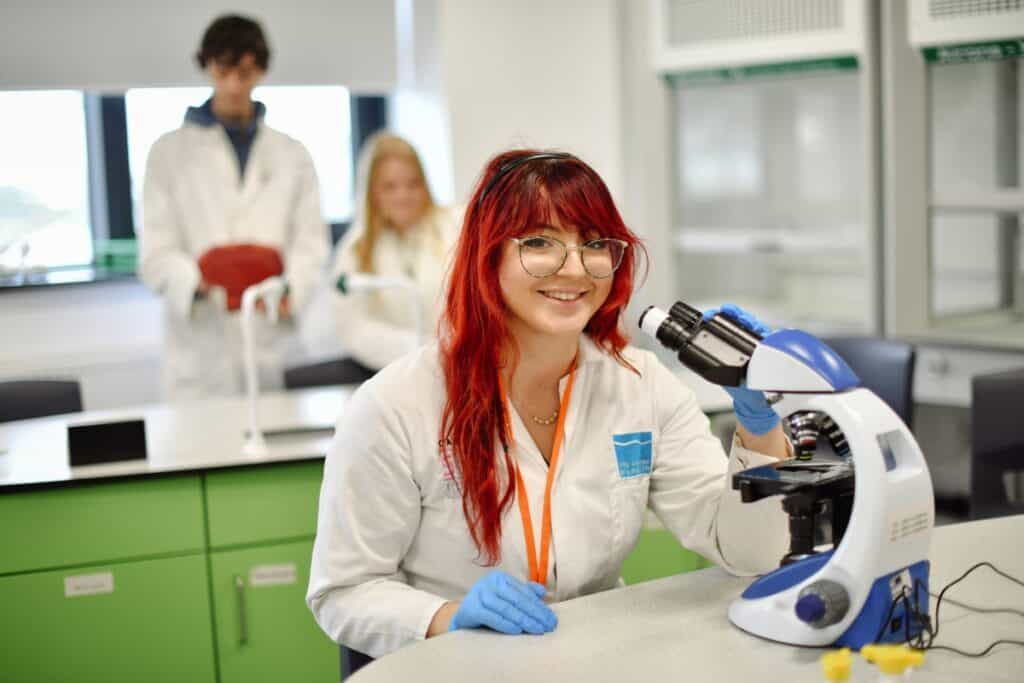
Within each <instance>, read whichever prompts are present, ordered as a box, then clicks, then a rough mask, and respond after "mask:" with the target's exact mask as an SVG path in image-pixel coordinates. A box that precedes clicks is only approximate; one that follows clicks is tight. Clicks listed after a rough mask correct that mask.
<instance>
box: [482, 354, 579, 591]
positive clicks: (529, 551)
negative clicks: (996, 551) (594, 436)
mask: <svg viewBox="0 0 1024 683" xmlns="http://www.w3.org/2000/svg"><path fill="white" fill-rule="evenodd" d="M575 379H576V361H575V360H573V364H572V367H571V368H570V370H569V382H568V384H566V386H565V394H563V396H562V407H561V408H559V410H558V423H557V424H556V425H555V441H554V444H553V445H552V446H551V461H550V462H549V463H548V476H547V483H546V484H545V485H544V517H543V519H542V522H541V535H540V557H539V558H538V557H537V546H536V545H535V543H534V535H533V519H532V518H531V516H530V502H529V500H527V496H526V484H525V483H524V482H523V475H522V473H521V472H520V471H519V463H518V462H517V463H516V499H517V501H518V503H519V516H520V517H522V520H523V537H524V540H525V541H526V559H527V561H528V563H529V565H530V580H531V581H536V582H537V583H539V584H541V585H544V584H546V583H547V577H548V556H549V551H550V549H551V487H552V485H553V484H554V482H555V472H556V470H557V468H558V454H559V452H560V451H561V448H562V436H563V434H564V433H565V415H566V413H568V412H569V397H570V396H571V395H572V385H573V382H574V380H575ZM498 388H499V389H500V391H501V402H502V406H503V407H504V409H505V411H504V412H505V439H506V441H507V442H508V446H506V453H508V447H509V446H512V445H513V444H514V440H513V438H512V422H511V419H510V417H509V415H510V412H509V411H510V406H509V401H508V396H507V395H506V393H505V384H504V382H503V381H502V379H501V374H500V373H499V374H498Z"/></svg>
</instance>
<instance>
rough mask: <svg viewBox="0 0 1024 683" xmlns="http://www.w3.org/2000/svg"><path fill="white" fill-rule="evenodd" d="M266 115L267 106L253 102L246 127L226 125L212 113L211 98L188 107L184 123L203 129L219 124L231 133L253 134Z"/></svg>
mask: <svg viewBox="0 0 1024 683" xmlns="http://www.w3.org/2000/svg"><path fill="white" fill-rule="evenodd" d="M266 114H267V106H266V105H265V104H263V103H262V102H256V101H254V102H253V117H252V119H251V120H250V121H249V123H247V124H246V125H244V126H242V125H239V124H236V123H226V122H224V121H221V120H220V119H218V118H217V116H216V115H215V114H214V113H213V98H212V97H211V98H210V99H208V100H206V101H205V102H203V103H202V104H201V105H199V106H198V107H189V108H188V110H187V111H186V112H185V123H192V124H195V125H197V126H202V127H203V128H208V127H210V126H214V125H217V124H220V125H222V126H224V129H225V130H228V131H231V132H243V131H244V132H246V133H250V134H251V133H255V132H256V128H257V127H258V126H259V125H260V123H262V122H263V117H264V116H266Z"/></svg>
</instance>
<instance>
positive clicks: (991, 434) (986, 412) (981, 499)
mask: <svg viewBox="0 0 1024 683" xmlns="http://www.w3.org/2000/svg"><path fill="white" fill-rule="evenodd" d="M1021 406H1024V368H1022V369H1018V370H1009V371H1003V372H997V373H992V374H986V375H976V376H975V377H973V378H971V501H970V514H971V519H984V518H986V517H999V516H1002V515H1013V514H1021V513H1024V503H1021V502H1020V501H1017V502H1016V503H1014V502H1012V501H1010V499H1009V497H1008V496H1007V495H1006V487H1005V486H1004V483H1003V478H1004V475H1005V474H1007V473H1020V472H1024V420H1022V419H1021V417H1022V412H1021Z"/></svg>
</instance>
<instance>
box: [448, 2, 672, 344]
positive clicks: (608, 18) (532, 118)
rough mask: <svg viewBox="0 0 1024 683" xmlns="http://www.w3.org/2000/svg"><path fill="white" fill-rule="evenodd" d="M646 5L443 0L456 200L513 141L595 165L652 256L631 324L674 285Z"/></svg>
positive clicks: (665, 147)
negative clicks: (568, 154)
mask: <svg viewBox="0 0 1024 683" xmlns="http://www.w3.org/2000/svg"><path fill="white" fill-rule="evenodd" d="M649 11H650V3H648V2H640V1H634V0H625V1H622V0H620V1H616V0H565V1H561V2H557V3H551V2H544V1H543V0H523V1H521V2H503V1H501V0H483V1H479V2H473V1H470V0H440V13H441V34H442V38H443V41H442V49H443V64H444V82H445V91H446V93H447V96H448V107H449V113H450V121H451V137H452V155H453V158H454V173H455V192H456V196H457V197H458V198H459V199H460V200H461V201H465V200H466V198H467V197H468V196H469V193H470V192H471V191H472V189H473V186H474V184H475V182H476V180H477V178H478V176H479V173H480V171H481V170H482V169H483V166H484V164H485V163H486V161H487V160H488V159H489V158H490V157H491V156H493V155H494V154H496V153H497V152H499V151H502V150H504V149H507V148H509V147H520V146H531V147H539V148H547V147H556V148H559V149H564V150H567V151H570V152H573V153H574V154H577V155H578V156H580V157H581V158H582V159H584V160H585V161H587V162H588V163H589V164H590V165H591V166H593V167H594V169H595V170H597V172H598V173H600V174H601V176H602V177H603V178H604V180H605V182H606V183H607V185H608V187H609V189H610V190H611V193H612V196H613V197H614V198H615V200H616V203H617V204H618V206H619V210H620V211H621V212H622V214H623V218H624V220H625V221H626V224H627V225H629V226H630V227H631V228H632V229H633V230H634V231H635V232H636V233H637V234H639V235H640V236H641V238H643V239H644V241H645V244H646V246H647V249H648V250H649V252H650V255H651V258H652V263H651V270H650V273H649V276H648V278H647V280H646V282H645V283H644V284H643V285H642V286H641V287H639V288H638V290H637V291H636V293H635V294H634V297H633V306H632V310H631V312H630V313H629V314H628V315H627V326H629V327H632V325H633V324H634V321H635V316H636V313H637V312H638V311H639V310H642V309H643V308H645V307H646V306H647V305H649V304H661V305H664V304H667V303H671V297H672V295H673V292H672V291H671V287H672V282H673V281H674V277H673V261H672V259H671V253H672V250H671V247H670V243H669V239H670V224H671V214H670V207H671V202H670V192H671V178H672V171H671V123H670V120H669V115H670V101H669V95H668V89H667V87H666V86H665V84H664V82H663V81H662V80H661V79H660V78H659V77H658V76H657V75H656V74H655V72H654V69H653V68H652V66H651V61H650V52H649V43H648V32H649V30H650V26H651V21H650V18H649ZM634 337H635V338H636V341H637V342H638V343H639V342H642V341H643V340H642V339H641V338H639V337H638V336H636V335H634Z"/></svg>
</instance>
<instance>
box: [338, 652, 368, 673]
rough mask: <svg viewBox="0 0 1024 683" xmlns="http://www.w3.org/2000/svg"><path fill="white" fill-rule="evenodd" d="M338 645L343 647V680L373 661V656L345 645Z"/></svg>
mask: <svg viewBox="0 0 1024 683" xmlns="http://www.w3.org/2000/svg"><path fill="white" fill-rule="evenodd" d="M338 647H339V648H340V649H341V680H345V679H346V678H348V677H349V676H351V675H352V674H354V673H355V672H357V671H359V670H360V669H362V668H363V667H364V666H366V665H367V664H369V663H370V662H372V661H373V657H371V656H370V655H364V654H363V653H362V652H359V651H358V650H351V649H349V648H347V647H345V646H344V645H339V646H338Z"/></svg>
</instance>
